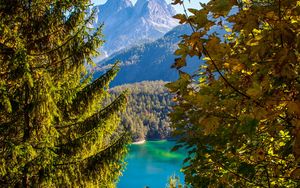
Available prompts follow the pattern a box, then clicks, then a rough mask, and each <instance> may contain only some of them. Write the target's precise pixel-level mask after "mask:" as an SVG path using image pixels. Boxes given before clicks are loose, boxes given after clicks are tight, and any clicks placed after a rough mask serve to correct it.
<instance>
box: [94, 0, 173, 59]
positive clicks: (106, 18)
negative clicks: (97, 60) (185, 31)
mask: <svg viewBox="0 0 300 188" xmlns="http://www.w3.org/2000/svg"><path fill="white" fill-rule="evenodd" d="M97 9H98V10H99V11H98V13H99V14H98V17H97V18H98V19H97V21H96V24H98V25H99V24H100V23H104V30H103V33H104V36H105V40H106V43H105V44H104V47H103V48H102V49H103V50H104V51H105V52H107V53H108V55H110V54H111V53H113V52H116V51H119V50H121V49H124V48H127V47H130V46H132V45H137V44H139V43H144V42H146V41H153V40H156V39H157V38H160V37H162V36H163V35H164V34H165V33H166V32H168V31H170V30H171V29H172V28H174V27H175V26H177V25H178V22H177V20H175V19H174V18H172V16H173V15H174V14H175V10H174V9H173V7H172V6H171V5H168V4H167V3H166V1H165V0H137V2H136V4H135V5H134V6H133V5H132V3H131V1H130V0H108V1H107V2H106V3H105V4H104V5H100V6H99V7H98V8H97Z"/></svg>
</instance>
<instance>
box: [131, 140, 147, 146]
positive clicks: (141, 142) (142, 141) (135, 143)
mask: <svg viewBox="0 0 300 188" xmlns="http://www.w3.org/2000/svg"><path fill="white" fill-rule="evenodd" d="M145 142H146V140H140V141H137V142H132V144H134V145H139V144H144V143H145Z"/></svg>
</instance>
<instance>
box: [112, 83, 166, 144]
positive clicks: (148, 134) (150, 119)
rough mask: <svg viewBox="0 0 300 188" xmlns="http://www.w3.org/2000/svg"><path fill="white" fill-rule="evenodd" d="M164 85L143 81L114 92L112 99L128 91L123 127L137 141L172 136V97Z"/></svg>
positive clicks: (114, 89) (119, 87)
mask: <svg viewBox="0 0 300 188" xmlns="http://www.w3.org/2000/svg"><path fill="white" fill-rule="evenodd" d="M165 84H166V82H163V81H144V82H139V83H134V84H125V85H122V86H117V87H114V88H112V89H111V93H112V95H113V96H116V95H118V94H119V93H121V92H122V91H124V90H126V89H127V90H128V91H129V96H128V105H127V108H126V111H125V112H124V113H122V123H121V124H122V126H123V125H124V126H125V127H126V128H128V130H129V131H130V132H132V137H133V140H134V141H138V140H143V139H147V140H153V139H165V138H168V137H169V136H170V124H169V121H168V117H167V115H168V113H169V112H170V108H171V103H172V100H171V95H170V94H169V93H168V92H167V89H166V88H165V87H164V85H165Z"/></svg>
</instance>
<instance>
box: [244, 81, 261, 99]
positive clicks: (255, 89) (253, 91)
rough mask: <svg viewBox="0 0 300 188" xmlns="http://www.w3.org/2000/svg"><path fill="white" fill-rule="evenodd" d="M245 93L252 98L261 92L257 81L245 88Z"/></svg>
mask: <svg viewBox="0 0 300 188" xmlns="http://www.w3.org/2000/svg"><path fill="white" fill-rule="evenodd" d="M246 93H247V95H249V96H250V97H253V98H255V99H256V98H258V97H259V96H260V95H261V94H262V88H261V86H260V85H259V84H258V83H256V82H255V83H253V86H252V87H251V88H249V89H248V90H247V92H246Z"/></svg>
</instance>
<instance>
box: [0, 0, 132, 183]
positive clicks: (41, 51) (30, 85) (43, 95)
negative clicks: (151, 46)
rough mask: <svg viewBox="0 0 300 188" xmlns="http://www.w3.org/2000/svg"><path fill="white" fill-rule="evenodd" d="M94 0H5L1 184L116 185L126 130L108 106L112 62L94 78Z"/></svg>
mask: <svg viewBox="0 0 300 188" xmlns="http://www.w3.org/2000/svg"><path fill="white" fill-rule="evenodd" d="M89 7H90V1H89V0H80V1H76V0H68V1H67V0H66V1H57V0H47V1H46V0H36V1H32V0H25V1H24V0H1V1H0V17H1V19H0V159H1V161H0V186H1V187H93V186H97V187H114V183H115V181H116V180H117V178H118V176H119V175H120V173H121V170H122V167H123V164H124V162H123V160H122V159H123V156H124V154H125V153H126V147H125V145H126V144H127V143H128V140H129V139H128V136H127V135H126V133H123V132H121V131H118V132H116V128H117V126H118V124H119V116H118V112H119V111H120V110H121V109H123V107H124V104H125V103H126V95H125V94H124V93H121V94H120V95H119V96H118V97H117V98H116V99H115V100H114V101H112V102H111V103H110V104H108V105H107V106H101V104H102V103H101V100H102V99H103V98H104V97H105V96H106V95H107V92H106V90H107V88H108V84H109V82H110V81H111V80H112V79H113V78H114V76H115V75H116V73H117V72H118V67H117V66H116V65H115V66H113V67H112V68H111V69H110V70H109V71H108V72H107V73H106V74H104V75H102V76H101V77H100V78H98V79H96V80H95V81H93V82H91V77H92V76H91V74H90V73H89V71H87V69H86V67H89V66H90V65H92V64H93V62H92V59H91V58H92V57H93V56H95V55H98V53H97V51H96V49H97V48H98V47H99V46H100V45H101V44H102V43H103V41H102V40H101V37H102V35H101V27H99V28H97V29H92V28H89V27H88V26H89V25H91V23H92V21H93V16H94V13H93V12H92V13H90V12H89V11H88V10H89Z"/></svg>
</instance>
